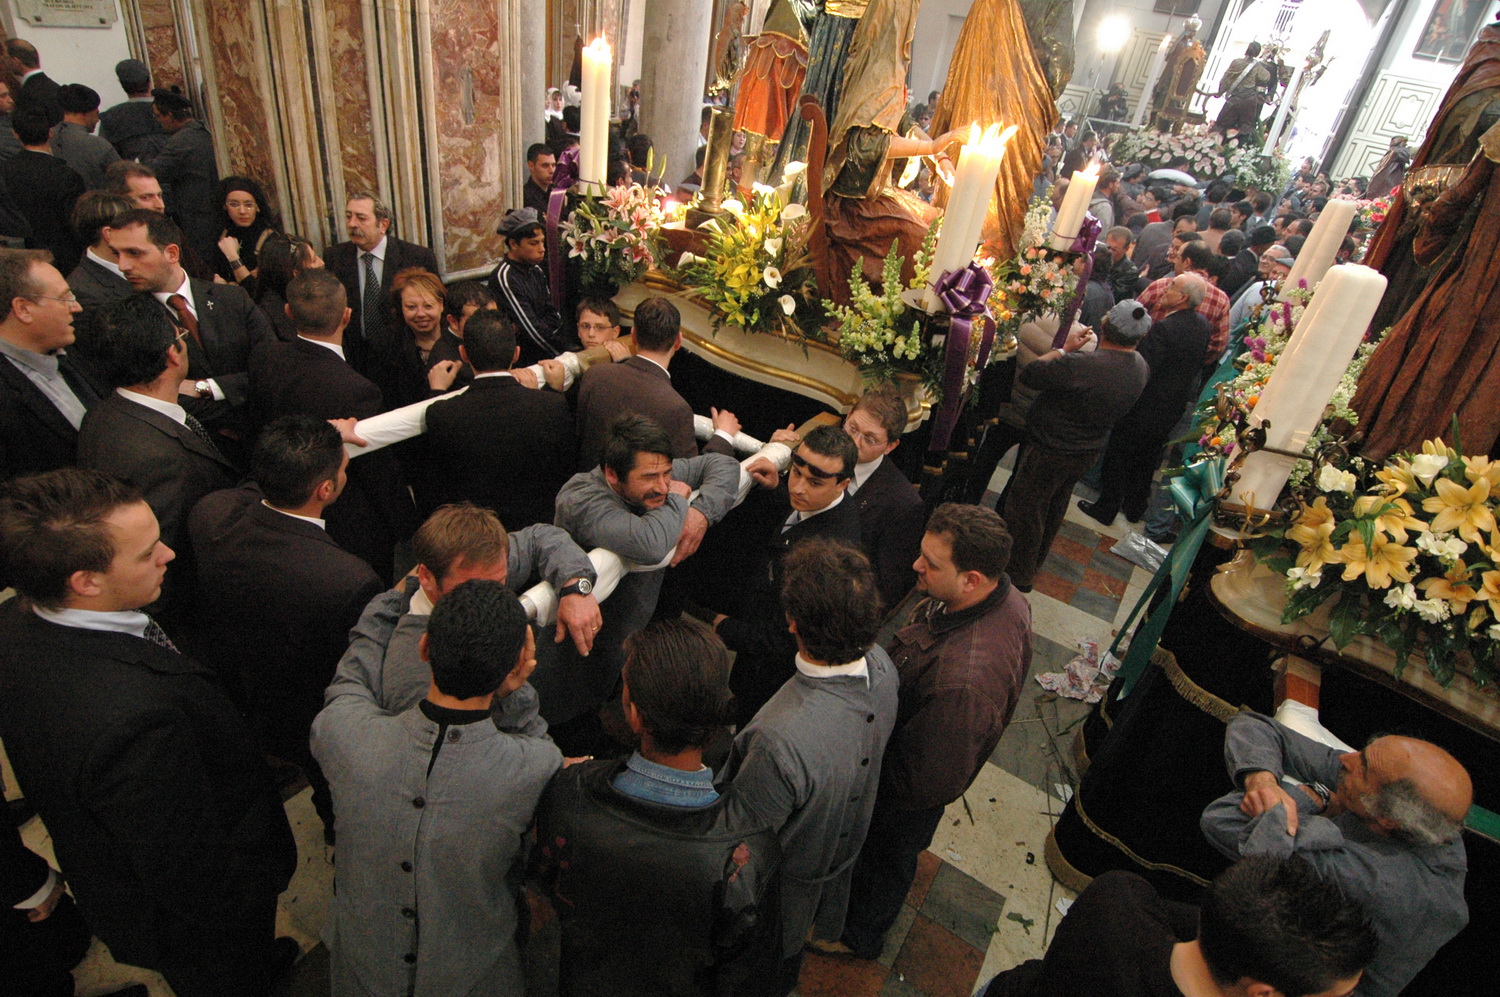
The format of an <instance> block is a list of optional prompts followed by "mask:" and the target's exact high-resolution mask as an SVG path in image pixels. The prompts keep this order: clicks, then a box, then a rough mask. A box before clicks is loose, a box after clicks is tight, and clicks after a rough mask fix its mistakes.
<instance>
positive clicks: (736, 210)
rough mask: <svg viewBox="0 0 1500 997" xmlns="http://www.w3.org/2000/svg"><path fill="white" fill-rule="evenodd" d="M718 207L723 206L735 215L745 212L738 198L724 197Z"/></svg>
mask: <svg viewBox="0 0 1500 997" xmlns="http://www.w3.org/2000/svg"><path fill="white" fill-rule="evenodd" d="M719 207H721V208H723V209H724V210H725V211H727V212H729V213H730V214H732V215H734V216H735V217H739V216H740V215H743V214H744V213H745V206H744V204H742V203H740V202H739V201H738V200H736V199H735V198H732V197H729V198H725V199H724V200H723V201H722V202H720V204H719Z"/></svg>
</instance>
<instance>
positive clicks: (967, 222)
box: [923, 125, 1016, 309]
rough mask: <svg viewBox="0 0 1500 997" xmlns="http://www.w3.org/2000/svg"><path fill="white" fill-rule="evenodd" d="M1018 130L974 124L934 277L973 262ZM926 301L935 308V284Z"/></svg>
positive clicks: (960, 162) (945, 222)
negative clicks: (1008, 145) (1007, 150)
mask: <svg viewBox="0 0 1500 997" xmlns="http://www.w3.org/2000/svg"><path fill="white" fill-rule="evenodd" d="M1015 132H1016V128H1015V126H1011V127H1010V128H1008V129H1006V130H1005V131H1004V132H1001V131H1000V126H999V125H991V126H990V127H989V128H987V129H986V130H985V132H984V135H983V136H982V137H981V136H980V134H979V127H978V126H977V125H974V126H971V127H970V129H969V141H968V142H967V143H966V144H965V145H964V147H963V150H962V151H961V152H960V153H959V157H958V167H957V169H956V171H955V176H954V182H953V193H952V195H951V196H950V197H949V199H948V207H947V209H946V210H945V211H944V213H943V227H942V230H941V232H939V234H938V243H937V247H936V248H935V249H934V250H933V255H932V269H931V275H932V279H933V280H934V281H935V280H937V278H939V277H941V276H942V275H943V274H945V273H947V272H949V271H950V270H958V269H961V268H963V267H966V266H968V265H969V263H970V262H971V261H972V260H973V259H974V250H975V248H976V247H977V246H978V245H979V239H980V236H981V235H982V234H983V232H984V219H985V216H986V215H987V214H988V212H989V207H990V199H991V198H992V197H993V196H994V193H995V178H996V176H997V175H998V174H999V172H1000V163H1001V162H1002V161H1003V160H1004V158H1005V146H1006V143H1007V142H1009V141H1010V137H1011V136H1012V135H1014V134H1015ZM923 303H924V305H925V306H926V307H927V308H929V309H931V308H932V307H933V306H934V305H935V303H936V298H935V296H934V295H933V293H932V290H931V288H928V290H927V291H926V292H925V293H924V294H923Z"/></svg>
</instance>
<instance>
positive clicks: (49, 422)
mask: <svg viewBox="0 0 1500 997" xmlns="http://www.w3.org/2000/svg"><path fill="white" fill-rule="evenodd" d="M0 378H3V379H4V380H5V382H6V383H7V384H8V385H10V387H11V388H12V389H14V390H15V391H16V393H17V394H19V395H20V397H21V401H22V402H24V403H25V405H26V407H27V408H28V409H30V410H31V414H32V415H34V416H36V417H37V418H38V419H39V420H41V423H42V425H44V426H46V427H47V428H48V429H50V430H51V431H52V432H53V433H55V434H56V435H57V436H58V437H60V438H62V439H63V440H66V441H68V442H70V443H71V442H72V441H74V440H76V439H77V438H78V430H76V429H74V428H73V424H72V423H71V422H69V421H68V420H67V419H66V418H64V417H63V414H62V413H61V412H59V411H58V410H57V406H56V405H53V404H52V400H51V399H49V398H48V397H47V396H46V395H44V394H42V391H41V389H40V388H38V387H37V386H36V385H34V384H32V383H31V378H29V377H27V376H26V375H25V374H23V373H21V372H20V371H19V370H16V365H15V364H13V363H11V362H10V359H9V358H8V357H0ZM80 400H81V399H80Z"/></svg>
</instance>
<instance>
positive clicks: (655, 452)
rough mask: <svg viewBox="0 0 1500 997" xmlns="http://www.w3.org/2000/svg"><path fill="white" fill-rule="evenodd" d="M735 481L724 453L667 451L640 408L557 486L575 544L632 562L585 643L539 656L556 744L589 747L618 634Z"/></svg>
mask: <svg viewBox="0 0 1500 997" xmlns="http://www.w3.org/2000/svg"><path fill="white" fill-rule="evenodd" d="M739 485H740V468H739V465H738V464H736V463H735V461H734V459H733V458H732V457H726V456H724V455H722V454H703V455H701V456H698V457H689V458H685V459H684V458H679V459H677V460H673V459H672V441H671V438H670V437H668V435H667V433H666V431H665V430H663V429H662V428H661V427H660V426H659V425H657V424H656V423H655V422H652V421H651V420H650V419H647V418H645V417H644V416H639V415H626V416H622V417H621V418H619V419H617V420H616V421H615V422H614V423H613V424H612V425H611V426H610V428H609V432H608V433H607V434H606V436H605V441H604V451H603V459H602V460H601V461H600V464H599V466H598V467H596V468H594V469H593V470H592V471H583V472H580V473H579V474H575V475H573V477H572V478H570V479H568V483H567V484H565V485H563V487H562V491H560V492H558V494H557V512H556V519H555V520H554V522H555V523H556V524H557V525H558V526H560V527H562V528H563V529H564V530H567V531H568V533H569V534H570V535H571V536H572V537H573V539H574V540H575V541H577V542H578V545H579V546H580V547H582V548H583V549H584V550H593V549H594V548H595V547H603V548H604V549H605V550H608V551H613V552H614V553H616V554H618V555H619V556H620V557H622V558H624V559H625V560H626V561H628V562H631V565H630V568H631V570H630V572H629V573H628V574H627V575H626V576H625V577H624V579H622V580H621V582H620V584H619V585H618V586H616V588H615V590H614V592H613V594H611V595H610V597H609V600H608V602H609V613H608V615H607V616H606V618H605V621H604V628H603V629H602V630H600V631H599V634H598V637H597V639H596V640H595V641H594V648H593V650H592V652H591V653H589V655H588V656H587V657H583V656H582V655H580V654H577V653H575V650H574V649H570V648H568V647H566V646H565V647H563V648H562V651H561V653H560V654H559V655H558V656H557V661H556V662H555V666H553V667H549V666H548V663H547V662H543V663H542V665H541V667H540V668H539V669H538V672H537V675H536V681H535V684H536V688H537V692H538V694H539V695H540V696H541V698H542V715H543V716H545V717H546V718H547V722H548V723H549V724H551V725H552V726H553V728H554V730H553V736H554V737H556V738H557V742H558V744H560V745H562V747H563V750H564V751H566V752H568V753H569V754H589V753H592V752H591V744H592V743H593V739H594V738H596V737H597V736H598V733H599V731H598V726H597V716H596V713H597V710H598V708H599V706H600V705H601V704H603V703H604V702H605V700H606V699H608V698H609V697H610V695H611V694H612V693H613V691H614V688H615V682H616V681H617V680H618V679H619V677H620V668H621V666H623V665H624V663H625V659H624V652H623V650H622V648H623V646H624V642H625V638H626V637H628V636H629V635H631V634H633V633H635V632H636V631H637V630H639V629H641V628H642V627H643V626H645V625H646V623H647V621H649V620H650V619H651V615H652V614H653V613H654V612H655V611H656V598H657V595H658V594H659V593H660V592H661V583H662V576H663V574H665V572H666V568H667V567H668V562H669V561H670V563H671V564H674V565H675V564H678V563H680V562H681V561H682V560H683V559H684V558H686V557H688V556H690V555H691V554H692V553H693V552H694V551H696V550H697V549H698V544H699V543H701V542H702V540H703V535H704V533H706V532H707V530H708V527H709V526H710V525H712V524H714V523H717V522H718V521H719V520H720V519H723V518H724V514H725V513H727V512H728V511H729V510H730V509H731V508H732V507H733V506H734V503H735V499H736V498H737V496H738V493H739ZM694 490H697V492H698V494H697V496H696V497H694V496H693V491H694ZM674 551H675V552H674ZM572 721H577V722H576V723H571V725H570V722H572ZM565 725H568V726H565Z"/></svg>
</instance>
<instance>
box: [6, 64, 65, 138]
mask: <svg viewBox="0 0 1500 997" xmlns="http://www.w3.org/2000/svg"><path fill="white" fill-rule="evenodd" d="M61 89H62V85H61V84H59V83H58V82H57V81H55V80H53V79H52V77H50V76H48V75H47V74H46V73H42V72H38V73H37V74H36V75H35V76H33V77H31V78H30V79H28V80H27V81H26V82H25V83H23V84H21V90H20V92H19V93H17V94H16V112H17V113H19V112H21V111H24V110H26V109H27V108H28V107H40V108H41V109H42V110H44V111H46V112H47V121H48V122H49V123H50V124H51V125H52V126H53V127H54V128H55V127H57V124H58V122H60V121H62V105H61V104H60V103H58V99H57V94H58V91H60V90H61Z"/></svg>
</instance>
